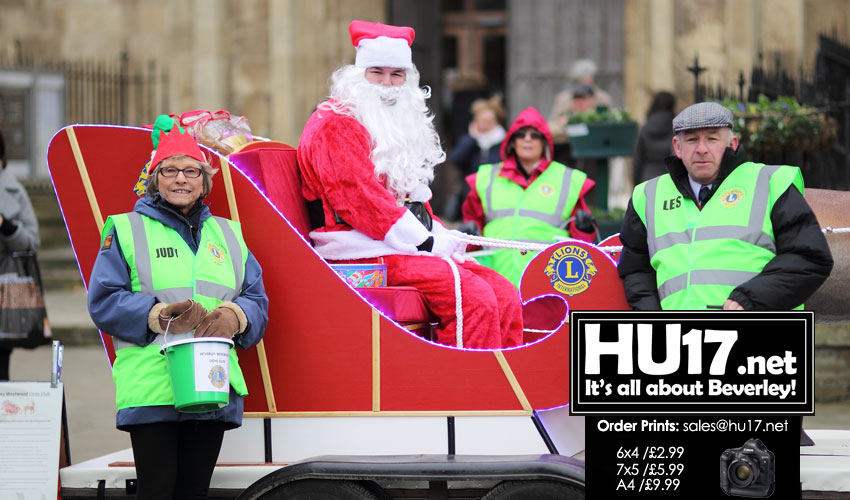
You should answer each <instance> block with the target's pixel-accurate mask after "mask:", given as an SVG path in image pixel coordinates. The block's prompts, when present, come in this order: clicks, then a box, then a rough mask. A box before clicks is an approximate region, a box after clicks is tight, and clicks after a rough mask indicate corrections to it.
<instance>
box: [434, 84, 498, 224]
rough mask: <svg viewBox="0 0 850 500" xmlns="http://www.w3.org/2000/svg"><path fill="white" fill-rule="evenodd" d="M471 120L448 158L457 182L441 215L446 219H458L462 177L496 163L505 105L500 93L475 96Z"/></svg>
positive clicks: (466, 191) (463, 189) (464, 189)
mask: <svg viewBox="0 0 850 500" xmlns="http://www.w3.org/2000/svg"><path fill="white" fill-rule="evenodd" d="M470 111H471V112H472V121H471V122H470V123H469V132H468V133H467V134H465V135H464V136H463V137H461V138H460V140H459V141H458V142H457V145H455V147H454V149H453V150H452V154H451V155H449V161H450V162H451V163H452V165H454V166H455V167H456V168H457V169H458V170H459V171H460V174H461V177H460V183H459V185H458V186H457V188H456V189H455V190H454V193H453V194H452V195H451V197H450V198H449V202H448V203H447V205H446V208H445V210H444V214H443V215H444V216H445V217H446V218H447V219H449V220H459V219H460V218H461V205H462V204H463V200H465V199H466V195H467V194H469V185H468V184H467V183H466V181H465V180H464V179H465V178H466V177H467V176H468V175H471V174H474V173H475V172H477V171H478V166H479V165H485V164H488V163H498V162H499V149H500V148H501V146H502V139H504V138H505V127H503V126H502V122H503V121H504V119H505V108H503V107H502V96H501V95H499V94H497V95H494V96H493V97H491V98H489V99H478V100H476V101H475V102H473V103H472V106H471V107H470Z"/></svg>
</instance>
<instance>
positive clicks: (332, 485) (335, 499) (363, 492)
mask: <svg viewBox="0 0 850 500" xmlns="http://www.w3.org/2000/svg"><path fill="white" fill-rule="evenodd" d="M261 499H262V500H378V497H377V496H375V494H374V493H372V492H371V491H369V490H367V489H366V488H364V487H363V486H361V485H359V484H357V483H354V482H351V481H335V480H324V479H302V480H300V481H294V482H291V483H287V484H284V485H283V486H281V487H280V488H275V489H274V490H272V491H270V492H268V493H266V494H265V495H263V496H262V497H261Z"/></svg>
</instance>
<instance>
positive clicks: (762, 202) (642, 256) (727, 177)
mask: <svg viewBox="0 0 850 500" xmlns="http://www.w3.org/2000/svg"><path fill="white" fill-rule="evenodd" d="M673 152H674V153H675V155H674V156H671V157H669V158H667V172H668V173H667V174H664V175H661V176H659V177H655V178H653V179H650V180H648V181H646V182H644V183H642V184H640V185H638V186H636V187H635V189H634V193H633V194H632V199H631V200H630V201H629V206H628V208H627V209H626V215H625V219H624V221H623V226H622V229H621V233H620V239H621V240H622V242H623V252H622V255H621V257H620V262H619V267H618V269H619V273H620V277H621V278H623V286H624V288H625V292H626V300H627V301H628V302H629V305H631V306H632V308H633V309H638V310H658V309H689V310H700V309H728V310H788V309H794V308H801V307H802V304H803V303H804V302H805V301H806V299H808V298H809V297H810V296H811V294H812V293H814V291H815V290H817V288H818V287H819V286H820V285H821V284H822V283H823V282H824V281H825V280H826V278H827V276H828V275H829V273H830V271H831V270H832V256H831V254H830V251H829V247H828V246H827V243H826V239H825V238H824V236H823V233H822V232H821V229H820V226H819V225H818V221H817V219H816V218H815V215H814V213H812V210H811V208H809V205H808V204H807V203H806V201H805V199H804V198H803V178H802V176H801V174H800V169H799V168H797V167H791V166H787V165H764V164H760V163H753V162H750V161H747V160H746V158H745V154H744V152H743V151H742V150H741V149H740V148H738V138H737V137H735V135H734V133H733V132H732V113H731V112H730V111H729V110H728V109H726V108H725V107H723V106H721V105H720V104H717V103H711V102H703V103H698V104H694V105H692V106H689V107H688V108H686V109H685V110H684V111H682V112H681V113H680V114H679V115H678V116H676V118H674V119H673Z"/></svg>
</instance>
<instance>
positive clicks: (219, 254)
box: [207, 243, 225, 262]
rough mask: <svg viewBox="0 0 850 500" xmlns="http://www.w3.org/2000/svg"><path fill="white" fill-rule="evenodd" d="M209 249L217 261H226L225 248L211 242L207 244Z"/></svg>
mask: <svg viewBox="0 0 850 500" xmlns="http://www.w3.org/2000/svg"><path fill="white" fill-rule="evenodd" d="M207 250H209V251H210V254H211V255H212V256H213V259H215V261H216V262H224V259H225V255H224V250H222V249H221V248H219V247H217V246H216V245H215V243H210V244H209V245H207Z"/></svg>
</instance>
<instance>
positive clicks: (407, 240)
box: [384, 210, 431, 252]
mask: <svg viewBox="0 0 850 500" xmlns="http://www.w3.org/2000/svg"><path fill="white" fill-rule="evenodd" d="M429 236H431V233H429V232H428V230H427V229H425V226H423V225H422V223H421V222H419V219H417V218H416V216H415V215H413V212H411V211H410V210H405V211H404V215H402V216H401V218H400V219H399V220H397V221H395V224H393V225H392V227H391V228H390V230H389V231H387V234H385V235H384V242H385V243H386V244H387V245H389V246H391V247H393V248H395V249H397V250H401V251H402V252H416V247H417V246H419V245H421V244H422V243H424V242H425V240H427V239H428V237H429Z"/></svg>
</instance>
